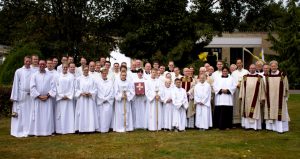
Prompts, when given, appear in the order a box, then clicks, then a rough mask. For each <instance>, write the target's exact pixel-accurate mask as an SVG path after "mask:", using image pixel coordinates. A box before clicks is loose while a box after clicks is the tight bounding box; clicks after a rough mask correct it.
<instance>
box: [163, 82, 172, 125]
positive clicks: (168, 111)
mask: <svg viewBox="0 0 300 159" xmlns="http://www.w3.org/2000/svg"><path fill="white" fill-rule="evenodd" d="M171 83H172V80H171V79H166V82H165V86H164V87H163V89H162V95H161V100H162V102H163V106H162V107H163V129H165V130H172V115H173V109H174V106H173V103H172V91H173V88H172V87H171Z"/></svg>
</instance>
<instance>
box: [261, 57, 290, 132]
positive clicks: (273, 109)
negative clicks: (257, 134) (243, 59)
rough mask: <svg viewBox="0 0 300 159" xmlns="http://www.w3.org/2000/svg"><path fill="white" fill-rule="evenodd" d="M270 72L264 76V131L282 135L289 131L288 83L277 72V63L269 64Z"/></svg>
mask: <svg viewBox="0 0 300 159" xmlns="http://www.w3.org/2000/svg"><path fill="white" fill-rule="evenodd" d="M270 68H271V72H270V74H269V75H266V76H265V78H266V79H265V80H266V102H265V111H264V114H265V116H264V118H265V120H266V129H267V130H272V131H276V132H278V133H284V132H287V131H289V121H290V117H289V113H288V105H287V101H288V96H289V93H288V91H289V83H288V79H287V75H286V74H285V73H283V72H281V71H279V70H278V62H277V61H271V62H270Z"/></svg>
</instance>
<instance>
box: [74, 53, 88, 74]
mask: <svg viewBox="0 0 300 159" xmlns="http://www.w3.org/2000/svg"><path fill="white" fill-rule="evenodd" d="M80 64H81V65H80V66H79V67H76V69H75V72H76V74H78V75H79V76H80V75H83V67H84V66H86V64H87V62H86V59H85V58H84V57H81V58H80Z"/></svg>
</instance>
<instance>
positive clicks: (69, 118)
mask: <svg viewBox="0 0 300 159" xmlns="http://www.w3.org/2000/svg"><path fill="white" fill-rule="evenodd" d="M55 85H56V101H57V103H56V108H55V118H54V120H55V132H56V133H59V134H68V133H74V132H75V109H74V100H73V97H74V92H75V90H74V88H75V81H74V76H73V75H71V74H69V73H67V74H60V75H59V76H58V78H57V80H55ZM65 96H66V97H68V99H66V100H64V99H63V97H65Z"/></svg>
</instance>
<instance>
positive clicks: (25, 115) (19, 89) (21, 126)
mask: <svg viewBox="0 0 300 159" xmlns="http://www.w3.org/2000/svg"><path fill="white" fill-rule="evenodd" d="M30 64H31V57H30V56H26V57H24V66H23V67H21V68H19V69H17V70H16V72H15V75H14V81H13V85H12V90H11V96H10V100H11V101H12V102H13V107H12V118H11V131H10V134H11V135H12V136H15V137H27V136H28V133H29V121H30V111H31V107H32V104H31V103H32V99H31V97H30V80H29V79H30V78H31V75H32V70H31V68H30Z"/></svg>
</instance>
